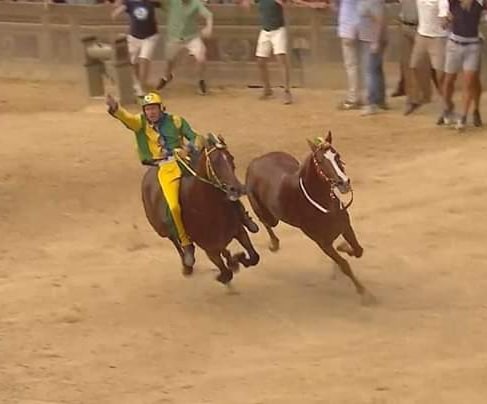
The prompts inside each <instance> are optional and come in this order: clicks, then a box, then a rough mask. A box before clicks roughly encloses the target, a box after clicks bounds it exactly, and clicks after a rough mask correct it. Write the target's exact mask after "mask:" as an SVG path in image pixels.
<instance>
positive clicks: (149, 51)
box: [127, 34, 159, 64]
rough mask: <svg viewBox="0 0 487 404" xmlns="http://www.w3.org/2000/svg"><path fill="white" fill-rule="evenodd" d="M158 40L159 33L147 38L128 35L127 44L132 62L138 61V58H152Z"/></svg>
mask: <svg viewBox="0 0 487 404" xmlns="http://www.w3.org/2000/svg"><path fill="white" fill-rule="evenodd" d="M158 40H159V34H155V35H152V36H150V37H148V38H145V39H139V38H135V37H133V36H132V35H127V46H128V50H129V55H130V61H131V62H132V64H134V63H135V62H136V60H137V58H141V59H147V60H152V56H153V55H154V50H155V48H156V45H157V41H158Z"/></svg>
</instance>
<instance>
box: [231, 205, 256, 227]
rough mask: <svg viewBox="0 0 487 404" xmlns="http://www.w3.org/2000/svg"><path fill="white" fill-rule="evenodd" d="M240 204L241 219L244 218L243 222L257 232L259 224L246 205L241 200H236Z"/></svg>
mask: <svg viewBox="0 0 487 404" xmlns="http://www.w3.org/2000/svg"><path fill="white" fill-rule="evenodd" d="M235 203H236V204H237V205H238V210H239V212H240V219H241V220H242V224H243V225H244V226H245V227H246V228H247V229H248V230H249V231H250V232H251V233H257V232H258V231H259V226H257V223H255V222H254V221H253V220H252V218H251V217H250V214H249V212H247V211H246V210H245V206H244V205H243V203H242V202H241V201H237V202H235Z"/></svg>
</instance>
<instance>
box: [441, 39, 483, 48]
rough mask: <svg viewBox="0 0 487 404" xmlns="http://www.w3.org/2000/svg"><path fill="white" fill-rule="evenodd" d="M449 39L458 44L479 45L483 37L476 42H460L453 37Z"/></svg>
mask: <svg viewBox="0 0 487 404" xmlns="http://www.w3.org/2000/svg"><path fill="white" fill-rule="evenodd" d="M448 40H449V41H452V42H453V43H456V44H457V45H461V46H468V45H478V44H479V43H480V42H482V41H481V39H478V40H477V41H475V42H460V41H455V40H454V39H452V38H448Z"/></svg>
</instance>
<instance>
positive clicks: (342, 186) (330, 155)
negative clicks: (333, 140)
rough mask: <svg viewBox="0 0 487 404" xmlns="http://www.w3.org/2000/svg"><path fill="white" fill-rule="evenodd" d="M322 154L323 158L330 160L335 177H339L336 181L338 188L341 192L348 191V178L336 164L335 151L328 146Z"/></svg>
mask: <svg viewBox="0 0 487 404" xmlns="http://www.w3.org/2000/svg"><path fill="white" fill-rule="evenodd" d="M323 156H324V157H325V159H327V160H328V161H329V162H330V164H331V166H332V167H333V170H334V171H335V174H336V176H337V178H338V179H339V181H337V183H336V186H337V188H338V190H339V191H340V192H341V193H342V194H345V193H347V192H349V191H350V178H348V177H347V175H346V174H345V173H344V172H343V170H342V169H341V168H340V166H339V165H338V163H337V154H336V152H335V151H334V150H333V149H332V148H329V149H327V150H326V151H325V152H324V153H323Z"/></svg>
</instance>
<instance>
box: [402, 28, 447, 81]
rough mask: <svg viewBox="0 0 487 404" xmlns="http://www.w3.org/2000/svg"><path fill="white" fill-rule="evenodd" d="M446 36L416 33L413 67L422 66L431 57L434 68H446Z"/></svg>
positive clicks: (442, 69) (441, 69) (412, 54)
mask: <svg viewBox="0 0 487 404" xmlns="http://www.w3.org/2000/svg"><path fill="white" fill-rule="evenodd" d="M445 54H446V37H427V36H422V35H419V34H416V38H415V39H414V47H413V52H412V53H411V65H410V67H412V68H413V69H418V68H420V67H421V66H422V65H423V63H424V62H425V59H426V58H429V60H430V62H431V66H432V67H433V69H435V70H438V71H440V72H442V71H444V70H445Z"/></svg>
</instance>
